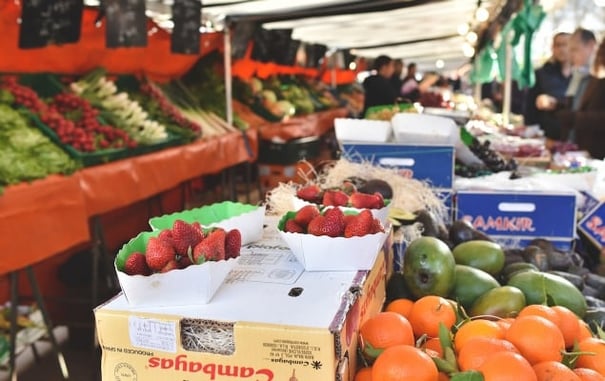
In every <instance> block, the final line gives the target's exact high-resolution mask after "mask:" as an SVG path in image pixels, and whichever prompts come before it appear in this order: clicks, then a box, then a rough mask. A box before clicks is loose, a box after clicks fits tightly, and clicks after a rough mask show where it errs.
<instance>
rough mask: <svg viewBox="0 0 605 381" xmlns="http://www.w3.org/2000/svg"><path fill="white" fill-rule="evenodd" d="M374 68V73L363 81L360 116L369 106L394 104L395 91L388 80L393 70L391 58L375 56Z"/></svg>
mask: <svg viewBox="0 0 605 381" xmlns="http://www.w3.org/2000/svg"><path fill="white" fill-rule="evenodd" d="M374 70H376V73H375V74H373V75H371V76H369V77H367V78H366V79H365V81H363V88H364V90H365V99H364V104H363V113H362V116H363V115H365V113H366V111H367V109H368V108H370V107H373V106H381V105H389V104H391V105H392V104H395V100H396V99H397V93H396V92H395V90H394V89H393V87H392V86H391V82H390V79H391V76H392V75H393V71H394V63H393V60H392V59H391V58H390V57H388V56H378V57H376V59H375V60H374Z"/></svg>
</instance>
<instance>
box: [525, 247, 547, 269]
mask: <svg viewBox="0 0 605 381" xmlns="http://www.w3.org/2000/svg"><path fill="white" fill-rule="evenodd" d="M523 258H524V259H525V261H526V262H529V263H531V264H534V265H535V266H536V267H537V268H538V269H539V270H540V271H548V270H550V265H549V264H548V254H546V251H544V250H543V249H542V248H541V247H539V246H533V245H529V246H527V247H526V248H525V249H524V250H523Z"/></svg>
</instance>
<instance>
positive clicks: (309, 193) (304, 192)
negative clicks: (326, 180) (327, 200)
mask: <svg viewBox="0 0 605 381" xmlns="http://www.w3.org/2000/svg"><path fill="white" fill-rule="evenodd" d="M320 193H321V189H320V188H319V186H317V185H307V186H304V187H302V188H300V189H299V190H298V191H296V197H298V198H300V199H302V200H305V201H309V202H316V201H317V199H318V198H319V195H320Z"/></svg>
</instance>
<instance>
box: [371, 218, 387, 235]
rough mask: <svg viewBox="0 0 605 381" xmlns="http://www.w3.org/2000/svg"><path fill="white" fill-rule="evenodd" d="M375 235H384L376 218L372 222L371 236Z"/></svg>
mask: <svg viewBox="0 0 605 381" xmlns="http://www.w3.org/2000/svg"><path fill="white" fill-rule="evenodd" d="M376 233H384V228H383V227H382V223H381V222H380V220H379V219H378V218H374V222H373V223H372V234H376Z"/></svg>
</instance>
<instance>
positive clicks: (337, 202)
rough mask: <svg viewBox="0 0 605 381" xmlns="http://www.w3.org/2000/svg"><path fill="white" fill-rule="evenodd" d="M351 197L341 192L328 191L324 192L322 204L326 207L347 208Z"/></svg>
mask: <svg viewBox="0 0 605 381" xmlns="http://www.w3.org/2000/svg"><path fill="white" fill-rule="evenodd" d="M348 203H349V196H348V195H347V194H346V193H345V192H343V191H341V190H327V191H325V192H324V197H323V200H322V204H323V205H324V206H346V205H347V204H348Z"/></svg>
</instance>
